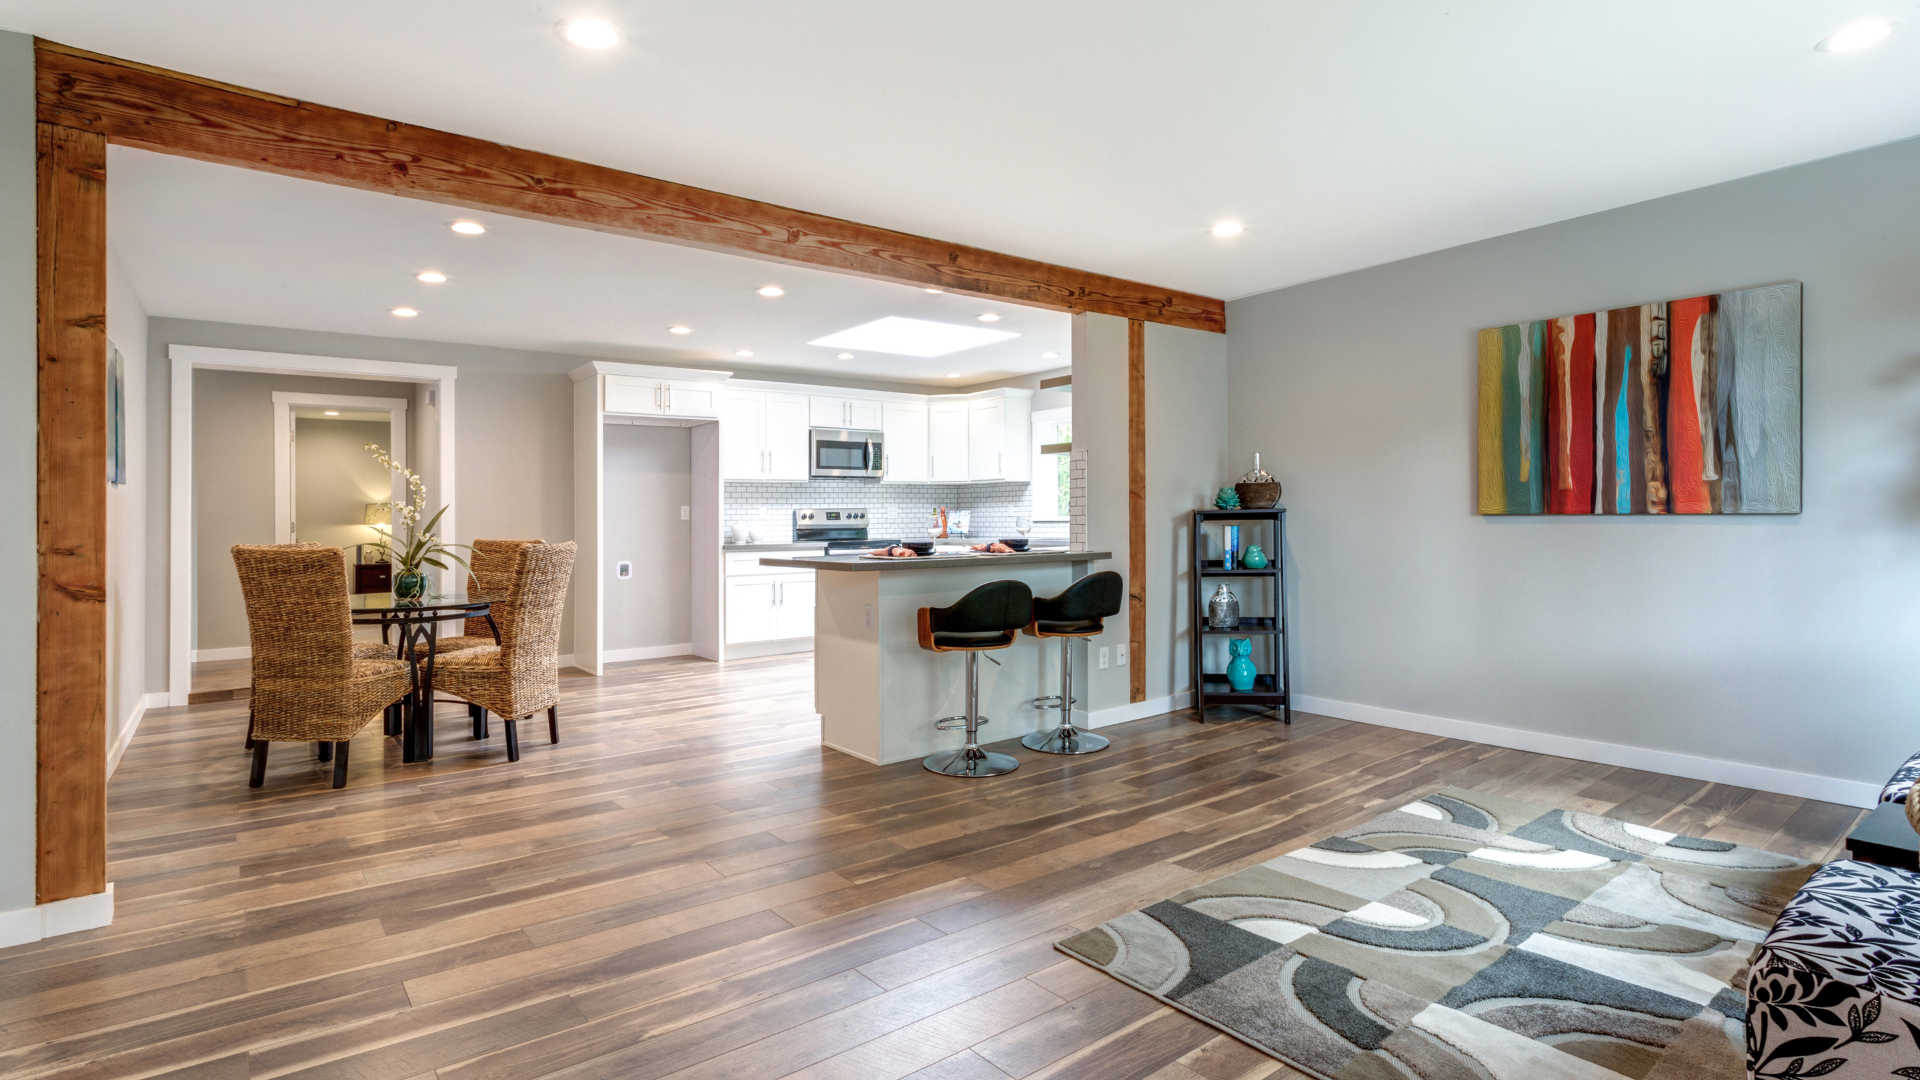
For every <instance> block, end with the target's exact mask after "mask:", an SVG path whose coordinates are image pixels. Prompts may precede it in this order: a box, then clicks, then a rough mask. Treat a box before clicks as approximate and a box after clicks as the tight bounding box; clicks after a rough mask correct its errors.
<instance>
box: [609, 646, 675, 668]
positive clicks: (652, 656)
mask: <svg viewBox="0 0 1920 1080" xmlns="http://www.w3.org/2000/svg"><path fill="white" fill-rule="evenodd" d="M692 655H693V643H692V642H683V643H682V644H679V645H643V646H641V647H640V648H637V649H607V650H604V651H603V652H601V654H600V662H601V663H603V664H623V663H625V662H627V661H628V660H658V659H660V658H661V657H663V656H692Z"/></svg>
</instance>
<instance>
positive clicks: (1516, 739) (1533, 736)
mask: <svg viewBox="0 0 1920 1080" xmlns="http://www.w3.org/2000/svg"><path fill="white" fill-rule="evenodd" d="M1293 707H1294V709H1296V710H1298V711H1300V712H1310V713H1319V714H1320V715H1322V716H1331V717H1334V718H1336V719H1340V720H1354V721H1358V722H1359V723H1362V724H1377V725H1379V726H1381V727H1390V728H1398V729H1400V730H1402V731H1418V732H1421V733H1422V734H1426V735H1440V736H1443V737H1445V738H1449V739H1465V740H1467V741H1469V742H1478V743H1486V744H1488V745H1490V746H1503V747H1506V748H1507V749H1509V750H1527V751H1531V752H1533V753H1536V754H1551V755H1553V756H1554V757H1565V758H1574V759H1575V760H1578V761H1592V762H1597V763H1599V764H1601V765H1615V766H1619V767H1621V768H1627V769H1641V770H1643V771H1646V772H1658V773H1668V774H1670V775H1673V776H1684V777H1686V778H1687V779H1689V780H1705V781H1708V782H1709V783H1715V784H1731V785H1733V786H1735V787H1744V788H1753V789H1755V790H1757V791H1772V792H1777V793H1779V794H1781V795H1792V796H1795V797H1798V798H1802V799H1818V800H1819V801H1821V802H1831V803H1839V804H1840V805H1842V806H1872V805H1874V804H1875V803H1876V802H1878V801H1879V799H1880V785H1879V784H1869V783H1864V782H1862V781H1859V780H1842V779H1840V778H1838V777H1833V776H1816V775H1814V774H1812V773H1802V772H1792V771H1790V770H1787V769H1775V768H1770V767H1768V766H1765V765H1750V764H1748V763H1746V762H1743V761H1727V760H1724V759H1722V758H1706V757H1695V756H1693V755H1692V754H1679V753H1674V752H1673V751H1670V750H1649V749H1646V748H1644V747H1639V746H1625V745H1622V744H1620V743H1610V742H1601V741H1599V740H1597V739H1580V738H1575V737H1573V736H1571V735H1551V734H1548V733H1546V732H1541V731H1526V730H1523V729H1521V728H1510V727H1501V726H1500V725H1498V724H1481V723H1476V722H1474V721H1471V720H1454V719H1452V718H1450V717H1445V716H1429V715H1427V714H1425V713H1414V712H1403V711H1401V710H1399V709H1385V708H1381V707H1380V706H1377V705H1359V704H1355V703H1354V702H1351V701H1335V700H1333V699H1331V698H1321V697H1308V696H1307V695H1305V694H1297V695H1295V696H1294V703H1293Z"/></svg>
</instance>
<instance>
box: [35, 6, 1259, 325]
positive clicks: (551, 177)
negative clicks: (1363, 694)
mask: <svg viewBox="0 0 1920 1080" xmlns="http://www.w3.org/2000/svg"><path fill="white" fill-rule="evenodd" d="M37 46H38V48H37V52H38V57H37V65H36V66H37V69H38V80H37V81H38V98H39V118H40V120H41V122H43V123H49V124H57V125H59V126H62V127H68V128H76V129H79V130H83V131H91V132H97V133H99V134H102V135H104V136H106V138H107V141H108V142H110V143H118V144H120V145H123V146H133V147H139V148H141V149H144V150H156V151H160V152H162V153H168V154H178V155H181V156H184V157H191V158H198V159H200V160H202V161H211V162H217V163H219V164H222V165H237V166H242V167H245V168H249V169H260V170H264V171H266V172H274V173H280V174H282V175H285V176H296V177H300V178H302V179H307V180H319V181H322V182H325V183H331V184H343V185H346V186H348V187H356V188H361V189H363V190H366V191H379V192H386V193H389V194H394V195H402V196H406V197H408V198H415V199H426V200H430V201H433V202H440V203H447V204H450V205H453V206H460V207H465V208H467V209H471V210H486V211H491V212H494V213H500V214H508V215H512V216H514V217H522V218H532V219H534V220H537V221H550V222H555V223H558V224H562V225H574V226H580V227H584V228H589V229H597V230H600V231H602V232H611V233H619V234H622V235H626V236H637V237H644V238H646V239H650V240H664V241H668V242H672V243H679V244H686V245H690V246H694V247H702V248H707V249H710V250H719V251H727V252H735V253H745V254H748V255H753V256H755V257H758V258H763V259H774V260H779V261H782V262H789V263H795V264H798V265H802V266H813V267H820V268H823V269H827V270H836V271H840V272H842V273H849V274H858V275H861V276H865V277H871V278H880V279H883V280H886V281H894V282H899V283H903V284H908V285H918V286H921V287H933V288H940V289H946V290H948V291H950V292H957V293H974V294H978V295H984V296H993V297H997V298H999V299H1002V300H1007V301H1011V302H1014V303H1018V304H1027V305H1031V306H1035V307H1044V308H1051V309H1054V310H1057V311H1096V312H1100V313H1102V314H1107V315H1118V316H1120V317H1122V318H1129V319H1143V320H1146V321H1149V322H1157V323H1165V324H1167V325H1170V326H1183V327H1188V328H1191V329H1196V330H1210V331H1214V332H1216V333H1220V332H1225V330H1226V304H1225V303H1224V302H1222V301H1220V300H1215V299H1212V298H1211V297H1205V296H1198V295H1194V294H1191V293H1183V292H1177V291H1174V290H1170V289H1161V288H1157V287H1155V286H1152V285H1144V284H1141V283H1139V282H1133V281H1126V280H1123V279H1121V278H1115V277H1108V276H1106V275H1104V274H1094V273H1088V272H1086V271H1083V270H1074V269H1070V268H1068V267H1063V266H1054V265H1052V264H1050V263H1044V262H1039V261H1036V260H1033V259H1023V258H1019V257H1017V256H1013V255H1002V254H999V253H997V252H992V251H984V250H981V249H980V248H973V247H967V246H964V245H960V244H949V243H945V242H943V241H940V240H932V239H928V238H926V237H922V236H914V235H912V234H910V233H902V232H895V231H893V230H891V229H882V228H876V227H874V226H871V225H861V224H859V223H857V222H851V221H843V220H841V219H839V218H832V217H827V216H825V215H821V214H811V213H807V212H806V211H802V210H793V209H790V208H788V207H784V206H775V205H773V204H772V203H764V202H758V201H756V200H753V199H744V198H740V197H739V196H735V195H726V194H723V193H721V192H717V191H708V190H705V189H703V188H697V187H690V186H688V185H685V184H675V183H671V182H669V181H665V180H656V179H654V178H652V177H647V176H639V175H636V174H634V173H628V172H621V171H620V170H618V169H609V168H605V167H603V166H599V165H590V164H587V163H586V162H581V161H574V160H571V159H568V158H562V157H556V156H554V155H551V154H542V153H538V152H536V151H532V150H522V149H518V148H515V147H510V146H502V145H500V144H498V143H492V142H487V141H485V140H482V139H474V138H468V137H467V136H464V135H454V134H450V133H448V132H444V131H435V130H433V129H431V128H423V127H415V126H413V125H411V124H403V123H399V122H398V121H393V120H383V119H380V118H378V117H373V116H367V115H365V114H362V113H354V112H347V111H345V110H343V109H334V108H328V107H327V106H324V105H315V104H313V103H311V102H305V101H296V100H294V99H292V98H286V97H280V96H277V95H273V94H266V93H262V92H259V91H255V90H247V89H244V88H242V87H234V86H227V85H224V84H221V83H216V82H212V81H210V80H206V79H200V78H196V77H194V76H190V75H182V74H180V73H178V72H171V71H166V70H163V69H160V68H154V67H149V66H146V65H142V64H135V63H131V62H128V61H123V60H117V59H114V58H112V57H107V56H101V55H98V54H95V53H88V52H82V51H80V50H78V49H73V48H70V47H67V46H63V45H59V44H56V43H53V42H48V41H39V42H37Z"/></svg>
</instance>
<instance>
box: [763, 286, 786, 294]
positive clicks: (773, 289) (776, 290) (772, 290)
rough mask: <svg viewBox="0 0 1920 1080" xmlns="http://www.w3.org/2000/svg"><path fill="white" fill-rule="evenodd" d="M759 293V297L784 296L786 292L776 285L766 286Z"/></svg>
mask: <svg viewBox="0 0 1920 1080" xmlns="http://www.w3.org/2000/svg"><path fill="white" fill-rule="evenodd" d="M759 292H760V295H761V296H785V295H786V293H787V290H785V289H783V288H781V287H780V286H778V285H767V286H763V287H762V288H761V289H760V290H759Z"/></svg>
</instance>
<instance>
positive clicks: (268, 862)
mask: <svg viewBox="0 0 1920 1080" xmlns="http://www.w3.org/2000/svg"><path fill="white" fill-rule="evenodd" d="M615 671H616V673H615V674H612V675H610V676H609V677H607V678H604V679H599V680H594V679H589V678H586V677H583V676H570V677H568V678H567V679H566V680H565V684H564V691H565V697H564V699H563V701H562V705H561V738H562V740H563V741H562V742H561V743H560V744H559V745H558V746H550V745H549V744H548V743H547V742H546V741H545V740H544V739H543V738H541V737H540V736H539V735H538V734H534V732H536V731H537V730H538V729H541V728H544V725H540V724H535V725H530V727H529V732H530V733H529V736H528V738H527V739H526V740H525V742H524V743H523V750H524V754H525V756H524V757H523V759H522V760H521V761H520V762H519V763H518V764H517V765H509V764H508V763H507V761H506V753H505V748H504V746H503V745H502V737H501V734H500V732H499V728H498V725H496V726H495V733H494V737H493V738H492V739H491V740H489V741H487V742H484V743H477V742H474V741H473V740H472V739H471V738H470V737H469V734H468V731H467V727H466V721H465V713H464V711H463V710H460V709H457V708H453V707H449V708H446V709H445V710H444V711H443V718H442V720H441V722H440V725H439V735H440V742H439V751H438V755H437V756H436V757H435V758H434V760H433V761H432V762H431V763H429V764H426V765H402V764H400V760H399V747H398V744H397V742H396V741H394V740H388V739H385V738H383V737H381V736H380V734H379V725H378V724H375V725H373V726H370V727H368V728H367V729H366V730H365V731H364V732H363V733H362V734H361V736H360V737H359V738H358V739H357V740H355V742H356V744H357V745H356V746H355V747H354V751H353V755H352V759H351V760H352V772H351V777H350V780H349V782H348V786H347V787H346V788H345V789H344V790H341V791H334V790H331V789H329V788H328V787H327V779H328V768H329V766H324V765H322V764H321V763H320V762H318V761H316V760H315V759H314V754H313V751H312V749H311V748H310V747H302V746H295V745H289V744H275V745H274V749H273V754H272V756H271V758H270V760H269V764H268V770H267V782H266V786H265V787H264V788H261V789H259V790H249V789H248V788H247V786H246V775H247V763H248V756H247V754H246V753H245V751H244V750H243V749H242V748H241V740H242V737H243V734H244V728H245V724H246V702H245V701H244V700H240V701H223V702H213V703H209V704H203V705H193V706H188V707H186V708H183V709H172V710H163V711H158V712H152V713H149V714H148V715H147V718H146V720H145V721H144V722H143V724H142V725H141V729H140V732H139V735H138V736H137V737H136V739H135V741H134V743H133V745H132V747H131V748H130V749H129V750H128V752H127V754H126V758H125V760H124V761H123V762H122V763H121V766H120V770H119V772H118V774H116V775H115V777H114V778H113V781H112V785H111V787H110V798H111V808H110V813H111V821H110V824H111V837H110V839H111V845H112V846H111V853H110V854H111V860H112V861H111V864H110V875H109V876H110V878H111V879H112V880H113V881H114V882H115V883H116V896H117V901H118V907H117V914H116V919H115V922H114V924H113V925H112V926H111V927H107V928H104V929H101V930H95V931H89V932H87V933H83V934H75V935H71V936H67V937H61V938H55V939H52V940H49V941H45V942H41V943H38V944H35V945H26V946H20V947H18V948H13V949H8V950H4V951H0V1074H4V1075H6V1076H49V1077H71V1078H74V1080H81V1078H84V1080H107V1078H114V1077H143V1076H160V1075H166V1076H177V1077H192V1078H196V1080H225V1078H240V1077H259V1076H285V1075H298V1076H301V1077H329V1078H331V1077H340V1078H352V1080H410V1078H422V1077H438V1078H439V1080H495V1078H499V1080H506V1078H510V1077H511V1078H516V1080H524V1078H530V1077H541V1076H565V1077H569V1078H588V1077H620V1078H625V1080H651V1078H657V1077H672V1078H675V1080H694V1078H699V1080H722V1078H725V1080H772V1078H775V1077H783V1076H804V1077H807V1078H809V1080H828V1078H847V1080H893V1078H902V1077H912V1078H914V1080H1006V1078H1009V1077H1011V1078H1021V1080H1025V1078H1032V1080H1082V1078H1084V1080H1144V1078H1152V1080H1196V1078H1198V1080H1254V1078H1260V1077H1269V1076H1294V1075H1297V1074H1295V1073H1293V1072H1292V1070H1290V1069H1287V1068H1285V1067H1284V1066H1282V1065H1280V1064H1279V1063H1278V1062H1275V1061H1273V1060H1271V1059H1269V1058H1267V1057H1265V1056H1264V1055H1262V1054H1260V1053H1258V1052H1256V1051H1253V1050H1251V1049H1249V1048H1247V1047H1245V1046H1242V1045H1241V1044H1239V1043H1237V1042H1235V1041H1233V1040H1232V1039H1229V1038H1226V1037H1224V1036H1221V1035H1218V1034H1216V1033H1215V1032H1214V1031H1213V1030H1212V1029H1210V1028H1208V1027H1205V1026H1204V1025H1201V1024H1199V1023H1198V1022H1196V1021H1193V1020H1190V1019H1188V1018H1187V1017H1185V1016H1184V1015H1182V1014H1179V1013H1176V1012H1172V1011H1170V1010H1168V1009H1165V1008H1162V1007H1160V1006H1158V1005H1157V1004H1155V1003H1154V1002H1153V1001H1152V1000H1150V999H1149V998H1147V997H1146V996H1145V995H1143V994H1140V993H1138V992H1136V991H1134V990H1132V989H1130V988H1128V987H1126V986H1123V985H1121V984H1119V983H1117V982H1114V981H1113V980H1111V979H1109V978H1107V977H1106V976H1104V975H1101V974H1099V973H1097V972H1094V971H1092V970H1091V969H1089V968H1086V967H1084V966H1083V965H1081V964H1079V963H1078V962H1077V961H1073V960H1069V959H1067V958H1066V957H1065V956H1063V955H1061V954H1059V953H1057V952H1054V951H1053V949H1052V944H1053V942H1054V941H1055V940H1057V939H1059V938H1061V937H1065V936H1066V935H1068V934H1070V933H1072V932H1074V931H1076V930H1077V929H1082V928H1085V927H1089V926H1092V925H1094V924H1095V923H1098V922H1101V921H1103V920H1105V919H1108V918H1112V917H1113V916H1115V915H1118V914H1120V913H1122V912H1125V911H1128V910H1131V909H1133V908H1136V907H1140V906H1143V905H1145V904H1147V903H1151V902H1153V901H1156V900H1159V899H1162V898H1164V897H1166V896H1168V895H1170V894H1172V893H1174V892H1176V891H1178V890H1180V889H1181V888H1184V887H1186V886H1188V885H1191V884H1196V883H1199V882H1202V881H1206V880H1210V879H1212V878H1215V877H1219V876H1221V875H1223V874H1226V873H1229V872H1232V871H1233V870H1236V869H1239V868H1241V867H1244V866H1247V865H1250V864H1252V863H1254V862H1257V861H1260V860H1262V859H1266V858H1270V857H1272V856H1274V855H1277V854H1279V853H1280V852H1282V851H1284V850H1287V849H1289V848H1291V847H1294V846H1298V845H1299V844H1300V843H1302V842H1306V841H1311V840H1315V839H1318V838H1320V837H1322V836H1325V835H1327V834H1328V833H1331V832H1333V831H1335V830H1337V829H1338V828H1340V827H1342V825H1343V824H1345V823H1349V822H1353V821H1357V820H1361V819H1364V818H1365V817H1368V816H1370V815H1371V814H1373V813H1375V812H1378V810H1379V809H1380V808H1381V807H1382V806H1383V805H1394V804H1398V803H1400V802H1404V801H1406V800H1408V799H1409V798H1411V797H1414V796H1418V795H1420V794H1424V793H1426V792H1428V791H1431V790H1433V789H1435V788H1438V787H1440V786H1441V785H1443V784H1447V783H1453V784H1459V785H1461V786H1464V787H1472V788H1477V789H1479V790H1483V791H1492V792H1498V793H1500V794H1505V795H1510V796H1513V797H1515V798H1521V799H1530V800H1535V801H1539V802H1547V803H1555V804H1558V805H1561V806H1565V807H1571V808H1575V809H1579V810H1587V811H1591V812H1594V813H1599V814H1608V815H1611V816H1614V817H1619V818H1623V819H1625V820H1628V821H1632V822H1637V823H1640V824H1645V825H1654V826H1658V827H1660V828H1663V829H1668V830H1673V831H1680V832H1687V833H1693V834H1697V835H1703V836H1709V837H1714V838H1718V839H1725V840H1733V841H1738V842H1740V843H1746V844H1755V845H1758V846H1761V847H1766V848H1771V849H1774V850H1777V851H1784V852H1789V853H1792V854H1795V855H1800V856H1804V857H1809V858H1821V857H1829V856H1831V855H1832V854H1833V853H1834V852H1835V851H1836V850H1837V846H1838V843H1839V840H1840V838H1841V837H1842V836H1844V834H1845V833H1846V831H1847V829H1848V828H1849V827H1850V826H1851V824H1852V823H1853V821H1854V820H1855V819H1856V817H1857V816H1858V814H1859V812H1858V811H1856V810H1853V809H1850V808H1847V807H1841V806H1834V805H1831V804H1826V803H1816V802H1808V801H1804V800H1800V799H1793V798H1787V797H1785V796H1780V795H1772V794H1766V793H1758V792H1753V791H1748V790H1745V789H1740V788H1729V787H1723V786H1719V785H1715V784H1707V783H1702V782H1699V781H1693V780H1682V779H1678V778H1675V777H1670V776H1663V775H1659V774H1656V773H1645V772H1636V771H1634V770H1631V769H1615V768H1609V767H1607V766H1602V765H1592V764H1587V763H1583V762H1578V761H1571V760H1567V759H1564V758H1551V757H1543V756H1541V755H1537V754H1528V753H1523V752H1520V751H1514V750H1501V749H1497V748H1494V747H1490V746H1484V745H1479V744H1473V743H1464V742H1458V741H1454V740H1449V739H1439V738H1433V737H1430V736H1425V735H1417V734H1412V733H1407V732H1399V731H1393V730H1390V729H1385V728H1375V727H1367V726H1364V725H1360V724H1352V723H1347V722H1343V721H1338V720H1331V719H1327V718H1324V717H1316V716H1311V715H1307V714H1299V713H1296V714H1295V716H1296V722H1295V723H1294V725H1293V727H1292V728H1291V729H1288V728H1284V727H1281V726H1279V725H1277V724H1273V723H1271V722H1266V721H1257V720H1247V721H1241V722H1232V723H1220V724H1210V725H1206V726H1201V725H1199V724H1196V723H1195V722H1194V719H1193V716H1192V714H1191V713H1176V714H1171V715H1168V716H1163V717H1157V718H1154V719H1150V720H1142V721H1137V722H1135V723H1131V724H1126V725H1122V726H1119V727H1115V728H1107V729H1103V733H1104V734H1109V735H1111V736H1112V737H1113V739H1114V746H1113V748H1112V749H1110V750H1108V751H1106V752H1104V753H1101V754H1096V755H1093V756H1091V757H1086V758H1058V757H1044V756H1042V755H1038V754H1032V753H1027V752H1024V751H1017V749H1016V748H1015V747H1013V746H1012V744H1007V745H1003V746H1001V747H999V749H1001V750H1003V751H1007V752H1016V753H1017V756H1018V757H1019V758H1020V762H1021V765H1020V771H1019V772H1017V773H1014V774H1013V775H1011V776H1008V777H1003V778H997V779H993V780H980V781H971V782H969V781H963V780H956V779H950V778H946V777H940V776H935V775H933V774H931V773H928V772H926V771H925V770H923V769H921V768H920V766H919V764H918V763H914V762H908V763H903V764H899V765H892V766H887V767H885V768H875V767H873V766H871V765H868V764H866V763H865V762H861V761H857V760H855V759H853V758H849V757H845V756H842V755H839V754H837V753H834V752H832V751H826V750H823V749H821V748H820V746H819V745H818V742H817V739H818V721H817V718H816V717H815V716H814V715H813V712H812V706H811V700H812V668H811V662H810V658H808V657H772V658H768V659H764V660H750V661H744V662H735V663H732V664H729V665H727V666H726V667H725V668H724V669H723V668H721V667H719V666H717V665H713V664H708V663H705V662H699V661H681V660H672V661H653V662H646V663H640V664H631V665H623V666H621V667H620V668H617V669H615Z"/></svg>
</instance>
